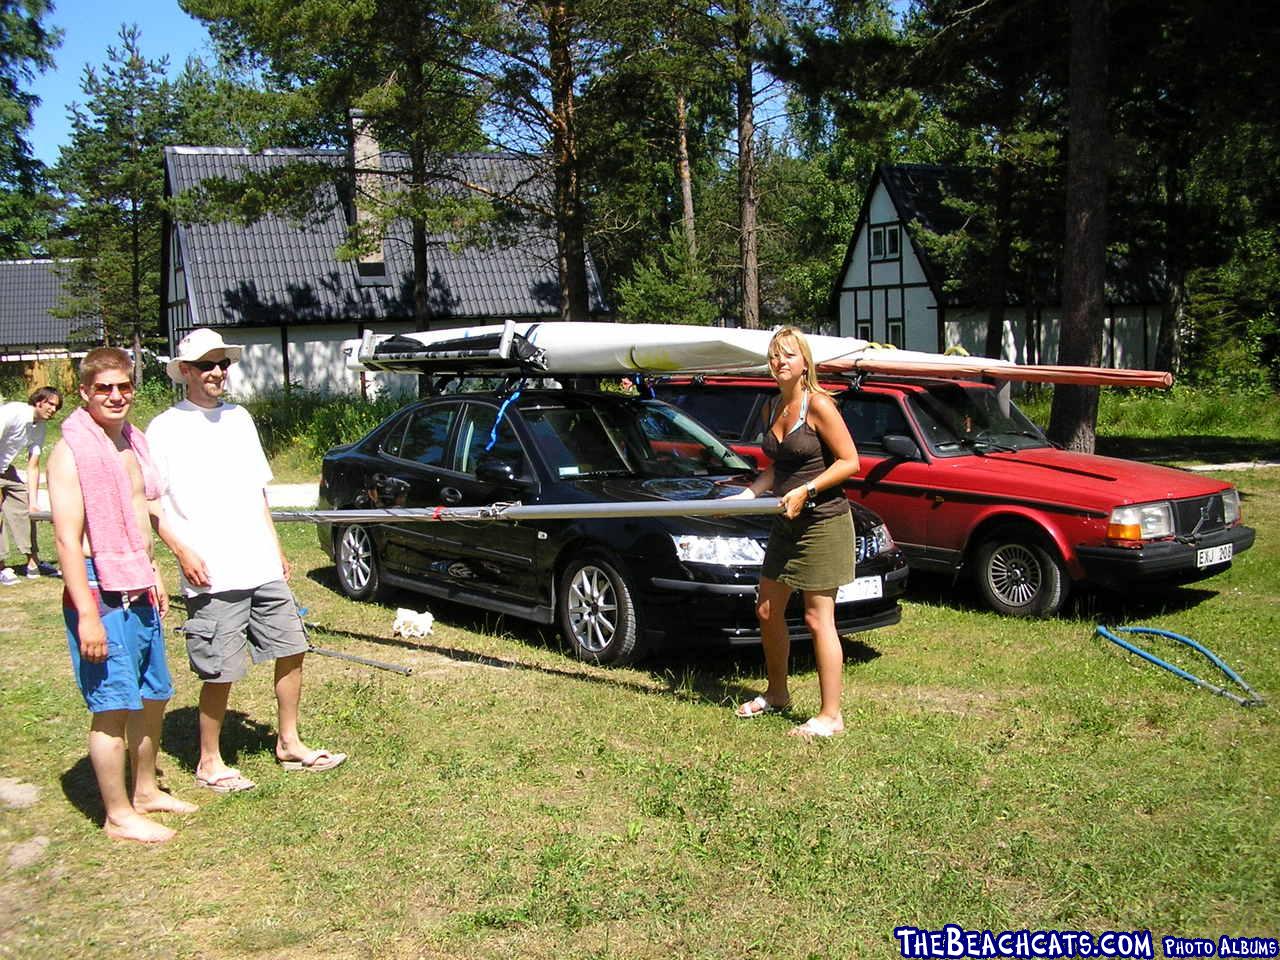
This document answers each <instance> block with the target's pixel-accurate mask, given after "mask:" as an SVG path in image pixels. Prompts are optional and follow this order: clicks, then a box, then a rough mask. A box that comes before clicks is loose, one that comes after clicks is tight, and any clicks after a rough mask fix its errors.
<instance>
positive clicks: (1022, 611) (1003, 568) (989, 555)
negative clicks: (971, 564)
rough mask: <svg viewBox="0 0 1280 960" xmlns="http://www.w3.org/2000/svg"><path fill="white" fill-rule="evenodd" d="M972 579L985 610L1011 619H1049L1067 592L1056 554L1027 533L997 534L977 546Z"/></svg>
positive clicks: (1064, 572)
mask: <svg viewBox="0 0 1280 960" xmlns="http://www.w3.org/2000/svg"><path fill="white" fill-rule="evenodd" d="M974 559H975V569H974V577H975V579H976V580H977V583H978V590H979V591H980V592H981V594H982V598H983V600H985V601H986V604H987V606H989V607H991V609H993V610H995V611H996V612H998V613H1003V614H1005V615H1007V616H1011V617H1051V616H1053V615H1054V614H1056V613H1057V612H1058V611H1059V610H1061V609H1062V604H1063V603H1064V602H1065V601H1066V599H1067V593H1068V591H1069V589H1070V579H1069V578H1068V576H1067V570H1066V567H1065V566H1064V565H1063V563H1062V561H1061V560H1060V559H1058V554H1057V551H1056V550H1054V548H1053V547H1052V546H1050V545H1048V544H1046V543H1045V542H1044V540H1043V539H1042V538H1041V537H1040V536H1038V535H1036V534H1033V533H1031V532H1030V531H1028V530H1024V529H1018V528H1008V529H1005V530H1001V531H998V532H997V533H996V534H995V535H994V536H991V537H988V538H987V539H986V540H984V541H983V542H982V543H981V545H979V547H978V550H977V553H976V555H975V558H974Z"/></svg>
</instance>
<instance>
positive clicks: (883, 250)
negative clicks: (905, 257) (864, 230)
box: [871, 227, 900, 260]
mask: <svg viewBox="0 0 1280 960" xmlns="http://www.w3.org/2000/svg"><path fill="white" fill-rule="evenodd" d="M899 241H900V237H899V234H898V228H897V227H872V228H871V259H872V260H896V259H898V250H899Z"/></svg>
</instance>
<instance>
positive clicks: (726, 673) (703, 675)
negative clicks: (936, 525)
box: [308, 567, 880, 707]
mask: <svg viewBox="0 0 1280 960" xmlns="http://www.w3.org/2000/svg"><path fill="white" fill-rule="evenodd" d="M308 576H309V577H310V579H311V580H313V581H314V582H316V583H318V584H320V585H322V586H324V587H327V588H329V589H334V590H336V589H337V580H336V577H335V576H334V573H333V568H332V567H322V568H319V569H315V570H312V571H310V572H309V574H308ZM424 599H425V598H424V597H423V596H422V595H421V594H416V593H412V592H410V591H399V590H388V592H387V594H386V595H385V597H384V599H383V600H382V604H381V605H382V606H384V607H387V608H388V609H389V610H390V609H394V607H395V606H396V605H397V604H399V603H403V604H404V605H406V606H412V607H414V608H415V609H416V608H418V607H421V605H422V603H423V601H424ZM430 603H431V610H432V612H433V613H434V614H435V616H436V618H437V619H438V620H439V621H441V622H443V623H447V624H449V626H451V627H455V628H457V629H459V630H467V631H470V632H474V633H486V634H499V635H502V636H507V637H510V638H511V639H513V640H516V641H518V642H520V643H523V644H527V645H528V646H530V647H535V648H538V647H540V648H543V649H549V650H554V651H556V652H558V653H560V654H561V655H563V656H564V658H565V660H566V661H567V662H566V665H565V666H564V667H557V666H549V665H546V664H537V663H526V662H524V661H520V660H512V659H506V658H503V657H495V656H492V655H490V654H484V653H477V652H476V651H473V650H464V649H460V648H458V647H449V646H444V645H442V644H436V643H431V642H429V641H424V640H406V639H403V638H400V637H385V636H377V635H374V634H369V633H362V632H359V631H353V630H343V629H330V628H328V627H325V626H323V625H321V624H314V625H312V626H313V632H314V636H313V640H314V641H315V642H316V643H317V645H318V646H320V647H323V646H324V638H325V637H339V638H342V639H345V640H358V641H361V642H364V643H371V644H375V645H379V646H386V647H396V648H399V649H402V650H416V651H420V652H422V653H432V654H436V655H438V656H442V657H447V658H449V659H451V660H456V661H459V662H463V663H476V664H482V665H484V666H488V667H497V668H499V669H505V670H527V671H531V672H534V673H541V674H545V675H547V676H554V677H563V678H565V679H569V680H576V681H585V682H588V683H598V684H604V685H607V686H610V687H614V688H616V689H619V690H627V691H630V692H634V693H643V694H651V695H657V696H663V697H674V698H677V699H682V700H690V701H693V702H697V703H703V704H707V705H712V706H717V707H719V706H725V705H727V704H733V703H737V702H740V701H742V700H749V699H750V698H751V697H754V696H755V695H756V694H757V693H759V692H760V689H758V687H759V688H762V678H763V676H764V657H763V654H762V653H761V650H760V647H759V646H758V645H755V644H751V645H744V646H734V647H720V648H714V647H713V648H708V647H697V646H687V645H684V646H682V645H681V639H680V638H675V639H674V640H668V642H667V643H666V644H665V645H662V646H658V647H656V648H654V649H653V650H652V651H650V652H649V653H648V654H647V655H646V656H644V657H643V658H642V660H641V661H640V662H638V663H636V664H634V665H633V666H635V667H637V668H638V669H641V670H645V671H647V672H648V674H649V676H650V677H651V678H652V679H653V681H654V684H657V686H655V685H653V684H646V683H637V682H635V681H633V680H629V679H627V678H626V677H624V676H621V675H618V674H610V673H609V672H606V671H607V668H606V671H601V670H598V669H593V668H588V667H587V665H585V664H582V665H579V664H578V662H577V661H575V660H573V657H572V654H571V653H570V652H569V648H568V646H567V645H566V644H565V643H564V641H563V640H562V639H561V637H560V635H559V634H558V633H557V631H556V630H555V629H554V628H553V627H549V626H544V625H541V624H536V623H532V622H530V621H526V620H520V619H518V618H515V617H504V616H502V615H496V614H493V613H490V612H488V611H485V610H480V609H477V608H475V607H471V606H466V605H463V604H456V603H450V602H448V601H445V600H437V599H435V598H431V599H430ZM860 636H868V635H866V634H862V635H860ZM841 645H842V647H843V648H844V657H845V663H846V664H854V665H859V664H865V663H870V662H871V661H872V660H875V659H876V658H877V657H879V656H880V651H879V650H877V649H875V648H874V647H872V646H869V645H868V644H867V643H865V642H864V641H863V640H861V639H857V638H843V639H842V641H841ZM344 652H345V651H344ZM815 668H816V667H815V662H814V658H813V650H812V647H811V646H810V644H809V643H808V642H807V641H804V640H802V641H793V642H792V645H791V669H792V671H793V672H797V673H799V672H807V671H813V670H814V669H815ZM744 674H745V675H747V676H750V677H759V678H761V682H759V683H757V682H755V681H753V683H752V685H751V686H750V687H748V686H746V685H744V684H742V683H741V682H739V681H738V679H737V678H738V677H741V676H743V675H744Z"/></svg>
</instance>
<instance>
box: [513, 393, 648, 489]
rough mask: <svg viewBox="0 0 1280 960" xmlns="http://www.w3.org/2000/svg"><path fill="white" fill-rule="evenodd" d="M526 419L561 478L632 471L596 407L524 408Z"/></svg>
mask: <svg viewBox="0 0 1280 960" xmlns="http://www.w3.org/2000/svg"><path fill="white" fill-rule="evenodd" d="M524 422H525V425H526V426H527V427H528V428H529V432H530V433H532V434H533V439H534V443H536V444H537V446H538V450H539V451H540V452H541V453H542V456H543V457H545V458H546V461H547V466H548V467H550V468H551V472H552V473H554V474H555V475H556V476H558V477H574V476H581V475H583V474H592V473H615V472H628V473H629V472H630V469H631V468H630V466H629V465H628V464H627V462H626V459H625V457H624V455H623V452H622V449H621V446H620V444H618V443H617V442H616V440H615V439H614V438H613V437H612V436H611V435H610V432H609V431H608V430H607V429H606V428H605V425H604V423H603V422H602V421H601V420H600V417H599V415H598V414H597V413H596V411H595V410H592V409H590V408H578V407H539V408H534V409H531V410H526V411H524Z"/></svg>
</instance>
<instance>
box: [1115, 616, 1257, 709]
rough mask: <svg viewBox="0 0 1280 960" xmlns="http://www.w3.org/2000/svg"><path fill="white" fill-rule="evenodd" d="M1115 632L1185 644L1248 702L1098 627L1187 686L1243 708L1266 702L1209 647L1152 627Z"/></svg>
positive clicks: (1121, 629)
mask: <svg viewBox="0 0 1280 960" xmlns="http://www.w3.org/2000/svg"><path fill="white" fill-rule="evenodd" d="M1116 630H1117V631H1118V632H1120V633H1147V634H1152V635H1153V636H1157V637H1168V638H1169V639H1170V640H1177V641H1178V642H1179V643H1183V644H1186V645H1187V646H1188V647H1191V649H1193V650H1195V651H1197V652H1199V653H1202V654H1204V655H1205V656H1206V657H1207V658H1208V659H1209V662H1210V663H1212V664H1213V665H1214V666H1215V667H1217V668H1218V669H1219V670H1221V671H1222V672H1223V673H1224V674H1226V676H1227V677H1228V678H1229V679H1230V680H1232V681H1233V682H1235V683H1236V684H1238V685H1239V686H1240V687H1241V688H1242V689H1243V690H1244V691H1245V692H1246V693H1248V694H1249V697H1248V699H1246V698H1244V697H1242V696H1240V695H1238V694H1235V693H1232V692H1231V691H1230V690H1224V689H1222V687H1216V686H1214V685H1213V684H1212V683H1209V682H1207V681H1205V680H1201V679H1200V678H1199V677H1197V676H1196V675H1195V674H1193V673H1188V672H1187V671H1186V670H1183V669H1182V668H1181V667H1176V666H1174V665H1173V664H1172V663H1169V662H1167V661H1165V660H1161V659H1160V658H1159V657H1157V656H1156V655H1155V654H1153V653H1149V652H1147V651H1146V650H1143V649H1142V648H1141V647H1139V646H1137V645H1135V644H1132V643H1130V642H1129V641H1128V640H1125V639H1123V638H1121V637H1117V636H1116V635H1115V633H1112V632H1111V631H1110V630H1108V629H1107V628H1106V627H1104V626H1103V625H1102V624H1098V629H1097V632H1098V633H1099V634H1101V635H1102V636H1104V637H1106V638H1107V639H1108V640H1110V641H1111V642H1112V643H1115V644H1117V645H1119V646H1121V647H1124V649H1126V650H1128V651H1129V652H1130V653H1136V654H1137V655H1138V656H1140V657H1142V659H1144V660H1147V661H1149V662H1151V663H1154V664H1155V665H1156V666H1157V667H1163V668H1164V669H1166V670H1168V671H1169V672H1170V673H1172V674H1173V675H1174V676H1177V677H1181V678H1182V679H1183V680H1186V681H1188V682H1189V683H1194V684H1195V685H1196V686H1197V687H1203V688H1204V689H1205V690H1208V691H1209V692H1210V693H1216V694H1217V695H1218V696H1220V697H1226V698H1227V699H1228V700H1234V701H1235V702H1236V703H1238V704H1240V706H1242V707H1261V706H1264V705H1265V704H1266V701H1265V700H1263V699H1262V697H1260V696H1258V695H1257V693H1255V692H1254V690H1253V688H1252V687H1251V686H1249V684H1247V683H1245V682H1244V678H1243V677H1241V676H1240V675H1239V674H1238V673H1236V672H1235V671H1234V670H1232V669H1231V668H1230V667H1229V666H1227V665H1226V663H1225V662H1223V660H1222V659H1221V658H1220V657H1219V656H1218V655H1217V654H1215V653H1214V652H1213V651H1212V650H1210V649H1209V648H1208V647H1204V646H1201V645H1200V644H1198V643H1196V641H1194V640H1192V639H1191V638H1190V637H1184V636H1182V634H1180V633H1173V632H1172V631H1170V630H1159V629H1157V628H1155V627H1116Z"/></svg>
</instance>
